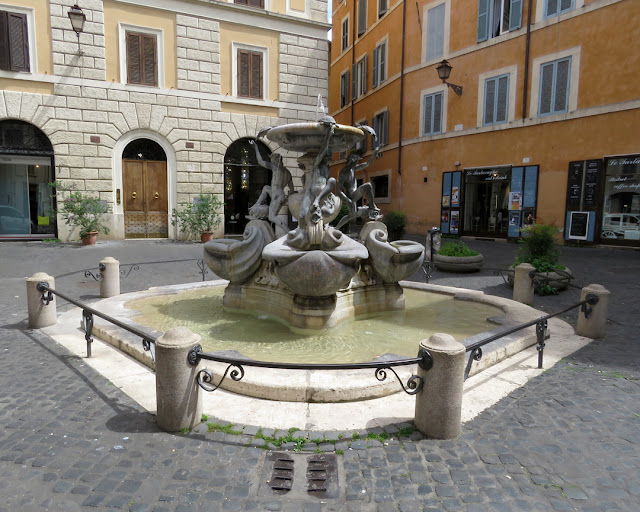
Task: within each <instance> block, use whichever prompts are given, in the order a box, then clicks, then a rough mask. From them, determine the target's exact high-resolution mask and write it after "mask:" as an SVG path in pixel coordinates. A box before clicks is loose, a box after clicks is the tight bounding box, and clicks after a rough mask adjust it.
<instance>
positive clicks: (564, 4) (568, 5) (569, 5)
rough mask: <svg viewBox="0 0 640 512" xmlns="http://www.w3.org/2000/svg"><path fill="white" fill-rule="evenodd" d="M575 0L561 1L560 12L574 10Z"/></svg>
mask: <svg viewBox="0 0 640 512" xmlns="http://www.w3.org/2000/svg"><path fill="white" fill-rule="evenodd" d="M573 2H574V0H560V12H565V11H570V10H571V9H573Z"/></svg>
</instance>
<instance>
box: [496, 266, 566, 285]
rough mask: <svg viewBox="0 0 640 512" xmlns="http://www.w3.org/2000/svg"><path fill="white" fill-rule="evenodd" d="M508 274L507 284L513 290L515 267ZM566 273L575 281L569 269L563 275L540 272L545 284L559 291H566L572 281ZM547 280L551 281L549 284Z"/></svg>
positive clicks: (511, 267) (510, 268)
mask: <svg viewBox="0 0 640 512" xmlns="http://www.w3.org/2000/svg"><path fill="white" fill-rule="evenodd" d="M507 272H508V275H507V282H508V283H509V286H511V287H512V288H513V275H514V272H515V267H514V266H513V265H511V266H510V267H509V270H508V271H507ZM565 273H567V274H569V275H570V276H571V279H573V274H572V273H571V270H570V269H569V267H565V269H564V270H563V271H562V273H561V274H559V273H557V272H538V274H539V275H540V278H542V279H544V280H545V282H544V283H543V284H549V286H551V287H553V288H555V289H557V290H558V291H561V290H565V289H566V288H567V287H568V286H569V282H570V281H571V279H567V278H566V276H565ZM546 279H548V280H549V281H548V283H547V281H546Z"/></svg>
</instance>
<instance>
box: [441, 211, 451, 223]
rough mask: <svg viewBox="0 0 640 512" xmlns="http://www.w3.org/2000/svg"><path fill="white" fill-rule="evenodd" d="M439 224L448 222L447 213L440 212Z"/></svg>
mask: <svg viewBox="0 0 640 512" xmlns="http://www.w3.org/2000/svg"><path fill="white" fill-rule="evenodd" d="M440 221H441V222H449V212H442V217H441V218H440Z"/></svg>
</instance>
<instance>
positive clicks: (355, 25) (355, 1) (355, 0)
mask: <svg viewBox="0 0 640 512" xmlns="http://www.w3.org/2000/svg"><path fill="white" fill-rule="evenodd" d="M357 5H358V0H353V24H352V25H353V26H352V27H351V31H352V32H353V36H352V39H353V43H352V44H351V70H350V71H349V76H350V77H351V80H350V82H351V83H350V84H349V96H351V126H353V123H354V120H353V119H354V116H353V99H354V98H353V82H354V80H355V79H356V77H355V73H354V69H353V66H354V64H355V63H356V34H357V32H358V20H357V19H356V15H357ZM352 75H353V76H352Z"/></svg>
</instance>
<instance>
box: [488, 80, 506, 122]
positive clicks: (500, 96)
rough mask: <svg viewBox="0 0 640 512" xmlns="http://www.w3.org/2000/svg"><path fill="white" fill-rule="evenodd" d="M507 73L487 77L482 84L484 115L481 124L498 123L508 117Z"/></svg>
mask: <svg viewBox="0 0 640 512" xmlns="http://www.w3.org/2000/svg"><path fill="white" fill-rule="evenodd" d="M508 113H509V75H501V76H497V77H494V78H488V79H487V80H485V84H484V117H483V121H482V124H484V125H490V124H499V123H504V122H506V121H507V119H508Z"/></svg>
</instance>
